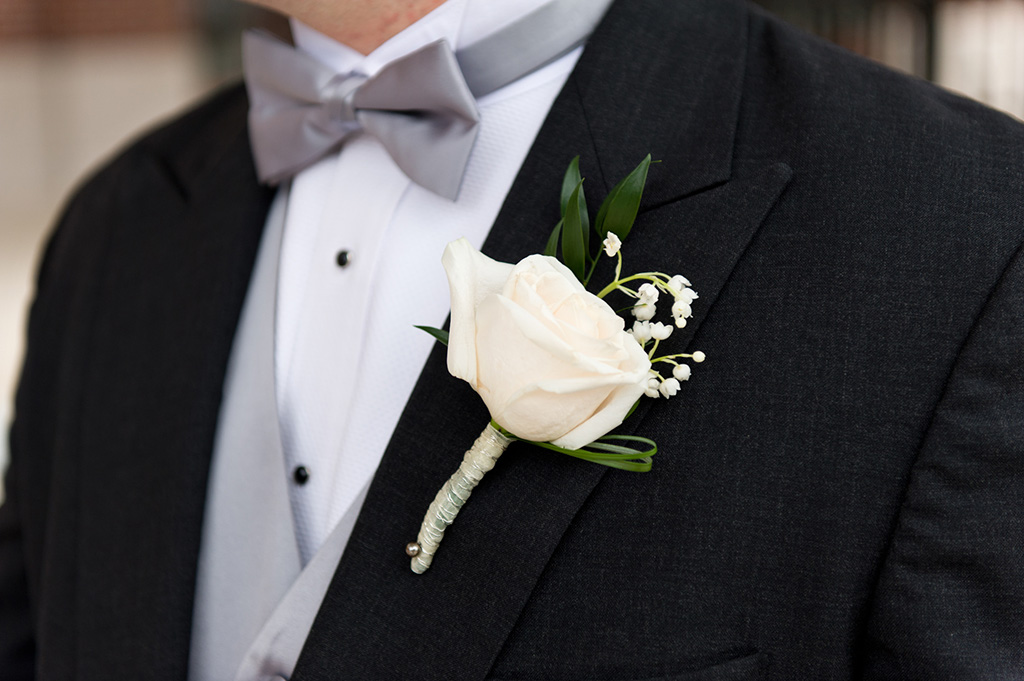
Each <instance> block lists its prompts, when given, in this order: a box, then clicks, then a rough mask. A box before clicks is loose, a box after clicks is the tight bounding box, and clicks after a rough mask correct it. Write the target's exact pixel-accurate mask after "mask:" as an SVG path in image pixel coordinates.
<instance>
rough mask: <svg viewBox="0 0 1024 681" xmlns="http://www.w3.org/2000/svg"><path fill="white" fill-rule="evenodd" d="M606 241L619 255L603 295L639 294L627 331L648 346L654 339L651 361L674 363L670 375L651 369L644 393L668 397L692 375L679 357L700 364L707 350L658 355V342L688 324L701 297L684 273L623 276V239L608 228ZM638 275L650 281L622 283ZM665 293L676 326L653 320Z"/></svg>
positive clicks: (608, 248)
mask: <svg viewBox="0 0 1024 681" xmlns="http://www.w3.org/2000/svg"><path fill="white" fill-rule="evenodd" d="M603 245H604V250H605V253H607V254H608V255H609V256H618V258H619V264H618V267H616V268H615V281H613V282H612V283H611V284H609V285H608V287H607V288H606V289H605V291H604V292H603V293H602V294H600V295H601V296H602V297H603V296H604V294H605V293H607V292H609V291H612V290H619V291H622V292H623V293H625V294H627V295H629V296H632V297H633V298H636V302H635V303H634V304H633V307H632V313H633V316H634V317H636V321H635V322H633V328H632V329H629V330H627V331H626V333H628V334H629V335H631V336H633V338H634V339H635V340H636V342H637V343H639V344H640V346H641V347H643V348H644V349H645V350H646V349H647V344H648V343H650V342H652V341H653V343H654V345H653V346H652V347H651V349H650V350H649V352H648V357H649V358H650V360H651V363H652V364H657V363H658V362H662V363H665V364H671V365H672V366H673V368H672V377H671V378H665V377H663V376H662V375H661V374H660V373H658V372H657V371H655V370H654V369H651V370H650V372H649V374H648V376H647V384H646V386H645V387H644V394H645V395H647V396H648V397H664V398H666V399H667V398H669V397H672V396H673V395H675V394H676V393H677V392H679V388H680V382H681V381H687V380H689V379H690V367H689V365H687V364H680V363H679V361H678V360H679V359H691V360H693V361H694V362H697V363H698V364H699V363H700V362H703V361H704V359H705V357H704V353H703V352H700V351H698V352H695V353H693V354H687V353H679V354H673V355H663V356H661V357H655V354H656V353H657V350H658V345H659V343H661V341H663V340H666V339H668V337H669V336H671V335H672V332H673V331H674V330H675V328H680V329H681V328H683V327H684V326H686V320H687V319H689V318H690V317H691V316H693V308H692V307H691V306H692V305H693V301H695V300H696V299H697V298H698V296H697V292H696V291H694V290H693V289H692V288H690V281H689V280H688V279H687V278H686V277H684V276H683V275H681V274H677V275H675V276H673V277H669V276H668V275H666V274H662V273H661V272H646V273H643V274H636V275H633V276H629V277H625V278H620V277H621V274H622V253H621V251H620V249H621V247H622V242H621V241H620V240H619V237H617V236H616V235H615V234H613V233H611V232H609V233H608V238H607V239H605V240H604V244H603ZM637 279H646V280H647V281H645V282H644V283H643V284H641V285H640V288H638V289H637V290H635V291H634V290H632V289H629V288H626V287H625V286H624V285H623V284H625V283H626V282H629V281H635V280H637ZM662 293H666V294H667V295H670V296H672V320H673V321H674V322H675V328H673V327H672V326H670V325H668V324H662V323H661V322H653V321H651V320H652V319H654V315H655V313H656V312H657V304H658V299H659V298H660V297H661V294H662Z"/></svg>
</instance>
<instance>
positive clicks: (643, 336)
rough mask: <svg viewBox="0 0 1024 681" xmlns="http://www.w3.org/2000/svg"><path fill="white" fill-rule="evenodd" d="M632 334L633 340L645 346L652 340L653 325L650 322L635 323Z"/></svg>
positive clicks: (631, 330)
mask: <svg viewBox="0 0 1024 681" xmlns="http://www.w3.org/2000/svg"><path fill="white" fill-rule="evenodd" d="M630 333H632V334H633V338H635V339H636V340H637V342H639V343H640V345H643V344H644V343H646V342H647V341H649V340H651V323H650V322H641V321H636V322H633V328H632V329H630Z"/></svg>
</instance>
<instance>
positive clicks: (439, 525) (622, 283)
mask: <svg viewBox="0 0 1024 681" xmlns="http://www.w3.org/2000/svg"><path fill="white" fill-rule="evenodd" d="M650 164H651V157H650V155H648V156H647V158H645V159H644V160H643V161H642V162H641V163H640V165H638V166H637V167H636V168H635V169H634V170H633V172H631V173H630V174H629V175H628V176H627V177H626V178H625V179H623V180H622V181H621V182H619V184H617V185H616V186H615V188H614V189H613V190H612V191H611V192H610V193H609V195H608V196H607V197H606V198H605V200H604V202H603V203H602V204H601V208H600V210H599V211H598V213H597V217H596V219H595V220H594V222H593V224H591V222H590V219H589V216H588V214H587V207H586V206H587V204H586V200H585V196H584V191H583V179H582V177H581V176H580V171H579V158H578V157H577V158H576V159H573V161H572V163H571V164H570V165H569V168H568V170H567V171H566V173H565V178H564V180H563V183H562V192H561V215H562V217H561V220H559V221H558V223H557V224H556V225H555V227H554V229H553V230H552V233H551V236H550V237H549V239H548V242H547V246H546V248H545V249H544V254H543V255H531V256H528V257H526V258H524V259H523V260H521V261H520V262H519V263H517V264H515V265H512V264H509V263H501V262H497V261H495V260H492V259H491V258H488V257H487V256H485V255H483V254H482V253H480V252H479V251H477V250H476V249H475V248H473V246H472V245H470V244H469V242H467V241H466V240H465V239H459V240H458V241H454V242H452V243H450V244H448V247H447V248H446V249H445V252H444V256H443V258H442V263H443V264H444V268H445V271H446V273H447V275H448V283H449V287H450V289H451V310H452V314H451V326H450V328H451V330H450V332H446V331H442V330H440V329H434V328H430V327H419V328H421V329H423V330H425V331H427V332H429V333H430V334H432V335H433V336H434V337H435V338H437V339H438V340H440V341H441V342H443V343H445V344H446V345H447V346H448V371H449V372H450V373H451V374H452V375H453V376H455V377H456V378H461V379H463V380H465V381H466V382H467V383H469V385H470V386H471V387H472V388H473V389H474V390H475V391H476V392H477V394H479V395H480V397H481V398H482V399H483V401H484V404H485V405H486V406H487V408H488V410H489V411H490V414H491V421H490V423H489V424H488V425H487V427H486V428H485V429H484V431H483V433H481V435H480V437H479V438H477V440H476V442H474V443H473V446H472V447H470V449H469V450H468V451H467V452H466V454H465V456H464V458H463V461H462V464H461V465H460V466H459V469H458V470H457V471H456V472H455V474H454V475H452V476H451V478H450V479H449V480H448V481H447V482H446V483H445V484H444V486H443V487H442V488H441V489H440V490H439V491H438V493H437V495H436V496H435V498H434V501H433V502H432V503H431V504H430V508H429V509H428V510H427V514H426V516H425V517H424V518H423V523H422V525H421V526H420V532H419V535H418V537H417V540H416V541H415V542H412V543H410V544H409V545H408V546H407V547H406V551H407V552H408V554H409V555H410V556H411V557H412V570H413V572H416V573H422V572H425V571H426V570H427V568H429V567H430V564H431V562H432V560H433V557H434V554H435V552H436V551H437V548H438V547H439V545H440V543H441V539H442V538H443V536H444V531H445V529H446V528H447V527H448V526H449V525H451V523H452V522H454V520H455V516H456V515H457V514H458V512H459V509H460V508H461V507H462V505H463V504H465V503H466V501H467V500H468V498H469V496H470V494H471V493H472V491H473V489H474V488H475V487H476V485H477V484H478V483H479V482H480V480H481V479H482V478H483V476H484V475H485V474H486V473H487V472H488V471H489V470H491V469H492V468H493V467H494V465H495V463H496V462H497V460H498V457H500V456H501V454H502V453H503V452H504V451H505V450H506V449H507V448H508V446H509V445H510V444H511V443H512V442H515V441H523V442H527V443H529V444H533V445H536V446H538V447H542V448H544V449H547V450H551V451H554V452H558V453H561V454H567V455H569V456H573V457H576V458H579V459H584V460H586V461H590V462H593V463H598V464H601V465H604V466H610V467H613V468H618V469H621V470H626V471H634V472H646V471H649V470H650V469H651V463H652V460H651V457H652V456H653V455H654V454H655V453H656V452H657V445H656V444H655V443H654V442H653V441H652V440H650V439H648V438H644V437H640V436H636V435H619V434H609V433H610V431H612V430H613V429H614V428H616V427H617V426H619V425H620V424H621V423H622V422H623V420H624V419H626V418H628V416H629V415H630V414H632V413H633V410H634V409H635V408H636V406H637V405H638V404H639V401H640V400H641V399H642V398H643V397H644V396H648V397H659V396H660V397H664V398H668V397H671V396H673V395H675V394H676V393H677V392H678V391H679V389H680V381H685V380H687V379H689V377H690V366H689V364H687V363H686V361H685V360H689V361H692V362H698V363H699V362H702V361H703V360H704V354H703V353H701V352H694V353H662V351H661V344H662V343H663V342H664V341H666V340H668V339H669V337H670V336H671V334H672V331H673V330H674V328H681V327H683V326H685V325H686V320H687V319H688V318H689V317H690V315H691V306H692V304H693V303H694V301H695V300H696V299H697V293H696V292H695V291H694V290H693V289H692V288H691V287H690V282H689V281H687V280H686V278H685V277H683V276H682V275H679V274H676V275H671V276H670V275H667V274H664V273H662V272H640V273H636V274H627V275H623V272H622V269H623V244H624V242H625V241H626V238H627V237H628V236H629V233H630V231H631V230H632V227H633V223H634V221H635V220H636V216H637V213H638V211H639V207H640V199H641V197H642V195H643V188H644V184H645V182H646V179H647V171H648V169H649V167H650ZM603 257H613V258H616V266H615V275H614V278H613V280H612V281H611V282H609V283H608V284H607V285H606V286H604V288H602V289H600V290H599V291H598V292H597V293H596V294H595V293H591V292H589V291H587V288H586V286H587V284H588V283H589V282H590V280H591V278H592V277H593V276H594V273H595V271H596V270H597V266H598V264H599V262H600V261H601V259H602V258H603ZM613 294H614V295H615V296H616V297H620V298H622V299H623V300H624V301H627V302H628V303H629V305H628V306H627V307H625V308H623V310H622V311H623V312H624V311H626V310H629V311H630V312H631V313H632V316H633V317H635V321H634V322H633V324H632V328H630V329H629V330H628V331H627V330H626V328H625V327H626V323H625V320H624V318H623V317H622V316H620V315H619V314H618V313H617V312H616V311H615V310H614V309H613V308H612V307H611V306H610V305H609V304H608V303H607V302H606V301H605V298H606V297H610V296H612V295H613ZM662 296H665V298H666V299H667V298H671V300H672V304H671V317H672V324H664V323H661V322H656V321H654V317H655V315H656V314H657V307H658V302H659V299H661V298H662ZM659 353H661V354H659ZM657 365H667V366H670V367H672V368H671V373H672V376H671V377H668V378H666V377H664V376H663V375H662V374H661V373H660V372H659V371H658V370H657V369H655V366H657Z"/></svg>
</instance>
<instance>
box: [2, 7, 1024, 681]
mask: <svg viewBox="0 0 1024 681" xmlns="http://www.w3.org/2000/svg"><path fill="white" fill-rule="evenodd" d="M245 114H246V100H245V96H244V92H243V90H242V89H241V88H239V87H235V88H231V89H228V90H226V91H224V92H222V93H220V94H219V95H217V96H215V97H214V98H213V99H211V100H210V101H209V102H207V103H205V104H204V105H202V106H200V107H199V108H198V109H196V110H195V111H193V112H192V113H189V114H187V115H186V116H184V117H183V118H181V119H179V120H178V121H176V122H174V123H172V124H170V125H169V126H167V127H165V128H163V129H162V130H159V131H157V132H155V133H154V134H151V135H150V136H148V137H147V138H145V139H144V140H142V141H141V142H139V143H137V144H135V145H134V146H133V147H131V148H130V149H129V150H128V151H127V152H126V153H124V154H123V155H122V156H121V157H120V158H119V159H117V160H116V161H114V162H113V163H112V164H110V165H109V166H108V167H107V168H106V169H104V170H103V171H101V172H100V173H99V174H98V175H97V176H96V177H95V178H94V179H93V180H91V181H90V182H89V183H87V184H86V185H85V186H84V187H83V188H82V189H81V191H79V192H78V194H77V196H76V197H75V198H74V199H73V200H72V201H71V203H70V205H69V206H68V208H67V211H66V214H65V215H64V217H63V219H62V220H61V222H60V225H59V227H58V229H57V231H56V233H55V236H54V237H53V240H52V242H51V244H50V245H49V248H48V249H47V251H46V255H45V259H44V261H43V264H42V266H41V271H40V274H39V289H38V298H37V301H36V303H35V305H34V307H33V310H32V314H31V321H30V328H29V350H28V355H27V357H26V360H25V368H24V375H23V379H22V383H21V387H20V390H19V392H18V397H17V414H16V420H15V423H14V425H13V428H12V433H11V444H12V462H11V465H10V471H9V473H8V477H7V500H6V505H5V506H4V507H3V511H2V514H0V627H2V628H0V670H2V671H0V676H2V677H3V678H4V679H11V678H21V677H22V676H23V677H25V678H32V677H33V675H35V676H37V677H38V678H41V679H54V680H56V679H104V680H109V679H126V680H127V679H132V680H135V679H168V680H170V679H179V680H181V679H184V677H185V671H186V665H187V658H188V642H189V628H190V623H191V616H192V601H193V590H194V583H195V572H196V561H197V554H198V549H199V537H200V530H201V525H202V511H203V503H204V496H205V492H206V478H207V470H208V468H209V465H210V456H211V450H212V445H213V441H214V433H215V430H216V427H217V412H218V406H219V403H220V400H221V391H222V383H223V379H224V372H225V365H226V362H227V358H228V354H229V352H230V349H231V344H232V338H233V334H234V331H235V325H236V322H237V319H238V315H239V310H240V307H241V304H242V301H243V298H244V296H245V293H246V288H247V283H248V278H249V276H250V272H251V269H252V264H253V259H254V255H255V253H256V249H257V245H258V242H259V238H260V233H261V230H262V227H263V224H264V219H265V216H266V212H267V208H268V204H269V201H270V198H271V191H270V190H268V189H266V188H263V187H260V186H259V185H258V184H257V182H256V178H255V176H254V172H253V167H252V160H251V156H250V150H249V146H248V139H247V133H246V129H245ZM1022 127H1024V126H1021V125H1019V124H1017V123H1015V122H1013V121H1011V120H1010V119H1009V118H1007V117H1004V116H1001V115H998V114H996V113H993V112H992V111H989V110H987V109H985V108H984V107H982V106H980V105H977V104H974V103H972V102H969V101H965V100H963V99H960V98H957V97H955V96H952V95H950V94H948V93H946V92H943V91H942V90H939V89H937V88H935V87H933V86H931V85H928V84H926V83H923V82H919V81H915V80H911V79H909V78H906V77H903V76H899V75H896V74H893V73H891V72H889V71H887V70H884V69H883V68H881V67H878V66H875V65H873V64H871V63H868V62H866V61H863V60H861V59H859V58H856V57H854V56H852V55H849V54H847V53H845V52H843V51H841V50H839V49H837V48H834V47H831V46H829V45H826V44H824V43H822V42H819V41H817V40H815V39H812V38H810V37H807V36H805V35H802V34H800V33H798V32H795V31H793V30H791V29H790V28H788V27H786V26H785V25H783V24H780V23H779V22H777V21H776V20H774V19H772V18H770V17H768V16H765V15H764V14H762V13H760V11H758V10H755V9H752V8H749V7H747V6H745V5H743V4H740V3H738V2H733V1H732V0H685V1H683V0H680V1H678V2H666V1H665V0H620V1H619V2H618V3H616V4H615V5H614V6H613V7H612V9H611V10H610V12H609V14H608V16H607V17H606V19H605V21H604V22H603V24H602V25H601V27H600V28H599V29H598V31H597V32H596V34H595V35H594V36H593V38H592V40H591V42H590V44H589V45H588V47H587V49H586V51H585V52H584V55H583V57H582V59H581V60H580V62H579V65H578V67H577V69H576V70H575V72H574V73H573V75H572V76H571V77H570V79H569V81H568V83H567V84H566V86H565V88H564V91H563V92H562V93H561V95H560V96H559V98H558V100H557V102H556V103H555V105H554V108H553V109H552V111H551V114H550V116H549V118H548V120H547V122H546V123H545V125H544V127H543V129H542V131H541V133H540V135H539V137H538V138H537V141H536V144H535V145H534V148H533V150H532V151H531V153H530V155H529V157H528V159H527V160H526V163H525V165H524V167H523V169H522V172H521V173H520V175H519V178H518V179H517V180H516V182H515V185H514V187H513V188H512V190H511V193H510V194H509V196H508V198H507V200H506V202H505V205H504V208H503V210H502V211H501V214H500V216H499V218H498V220H497V222H496V223H495V225H494V228H493V230H492V232H491V235H490V237H489V238H488V240H487V243H486V246H485V248H484V250H485V252H487V253H489V254H490V255H491V256H493V257H495V258H497V259H499V260H504V261H515V260H517V259H519V258H521V257H523V256H526V255H527V254H529V253H533V252H537V251H539V250H540V249H542V248H543V245H544V243H545V239H546V237H547V234H548V231H549V230H550V228H551V227H552V224H553V222H554V221H555V219H556V217H557V211H558V203H557V202H558V196H557V190H558V187H559V186H560V179H561V174H562V172H563V170H564V168H565V166H566V164H567V163H568V161H569V160H570V159H571V158H572V157H573V156H574V155H576V154H579V155H581V159H582V160H581V164H580V165H581V167H582V168H583V171H584V174H585V175H586V177H587V182H588V187H591V190H590V193H591V195H592V196H593V195H600V194H602V193H603V191H601V190H607V188H608V187H609V185H611V184H612V183H613V182H614V181H616V180H618V179H619V178H621V177H622V176H623V175H625V174H626V172H628V171H629V170H630V169H631V168H632V167H633V166H634V165H635V164H636V163H637V162H638V161H639V160H640V159H641V158H642V157H643V155H644V154H646V153H647V152H652V153H653V155H654V157H655V158H657V159H662V161H663V162H662V163H660V164H658V165H656V166H654V167H653V168H652V170H651V174H650V182H649V187H648V191H647V193H646V194H645V196H644V202H643V206H642V210H641V214H640V216H639V219H638V222H637V227H636V229H635V232H634V234H633V236H632V237H631V238H630V241H629V242H628V243H627V250H626V252H625V253H626V258H627V261H628V265H629V266H630V267H635V268H637V269H651V270H660V271H663V272H668V273H670V274H671V273H677V272H680V273H684V274H685V275H686V276H687V277H689V278H690V279H691V280H692V281H693V282H694V285H695V287H696V288H697V289H698V291H699V293H700V296H701V297H700V299H699V300H698V301H697V303H696V305H695V315H694V319H693V320H692V323H690V324H689V325H688V326H687V327H686V328H685V329H684V330H682V331H681V332H680V331H677V337H674V338H673V339H672V340H673V341H674V342H675V343H676V347H679V348H680V349H682V348H683V347H689V348H691V349H700V350H703V351H705V352H706V353H707V355H708V360H707V361H706V362H705V363H704V364H703V365H700V366H699V367H698V368H697V370H696V371H695V372H694V377H693V379H692V380H691V381H689V382H688V383H686V384H684V385H683V389H682V390H681V391H680V394H679V395H678V396H676V397H674V398H673V399H672V400H671V401H666V400H657V401H653V400H652V401H648V403H647V404H646V405H645V406H644V407H643V408H642V411H641V412H640V413H638V414H637V415H635V416H634V417H633V418H632V419H631V420H630V421H629V422H628V426H627V430H628V431H629V432H634V433H637V434H642V435H645V436H648V437H652V438H654V439H656V440H657V441H658V443H659V445H660V448H661V449H660V452H659V453H658V455H657V457H656V458H655V466H654V470H653V471H652V472H650V473H648V474H633V473H624V472H620V471H611V470H607V469H605V468H602V467H600V466H596V465H592V464H587V463H583V462H580V461H577V460H574V459H570V458H568V457H563V456H559V455H555V454H551V453H548V452H545V451H542V450H539V449H535V448H531V447H528V446H525V445H516V446H514V447H513V448H512V449H511V450H510V451H509V453H508V454H506V455H505V457H504V458H503V459H502V460H501V462H500V463H499V465H498V466H497V468H496V469H495V470H494V471H493V472H492V473H491V475H490V476H488V478H487V479H486V480H485V481H484V482H483V483H482V484H481V486H480V487H479V488H478V490H477V491H476V493H475V494H474V496H473V500H472V502H471V503H470V504H468V505H467V506H466V508H465V509H464V510H463V512H462V514H461V516H460V517H459V521H458V523H456V524H455V525H454V526H453V527H452V529H451V530H450V531H449V532H448V536H447V538H446V540H445V542H444V546H443V548H442V550H441V551H440V553H439V554H438V557H437V560H436V561H435V563H434V566H433V567H432V568H431V570H430V571H429V572H428V573H427V574H425V575H422V576H417V575H414V574H412V573H411V572H410V570H409V562H408V558H407V557H406V555H405V554H404V552H403V547H404V546H405V544H406V542H408V541H410V540H411V539H413V538H414V537H415V535H416V531H417V529H418V527H419V523H420V520H421V518H422V516H423V513H424V512H425V510H426V508H427V505H428V504H429V502H430V500H431V498H432V497H433V495H434V493H435V492H436V490H437V489H438V488H439V487H440V485H441V484H442V483H443V481H444V480H445V479H446V478H447V476H448V475H449V474H450V473H451V472H452V471H453V470H454V468H455V467H456V465H457V463H458V461H459V460H460V458H461V455H462V453H463V451H464V450H465V448H466V447H467V446H468V445H469V444H470V443H471V442H472V440H473V439H474V438H475V436H476V435H477V434H478V432H479V430H480V428H481V426H482V424H483V423H485V422H486V420H487V413H486V411H485V409H484V407H483V405H482V403H481V401H480V400H479V398H478V397H477V396H476V395H475V394H474V393H473V392H472V391H471V390H470V389H469V388H468V387H467V386H466V385H465V384H463V383H462V382H461V381H458V380H456V379H454V378H452V377H451V376H449V375H448V373H447V371H446V369H445V362H444V353H443V350H442V349H441V348H438V350H437V351H436V352H435V353H434V354H433V355H432V356H431V358H430V361H429V362H428V365H427V367H426V369H425V370H424V372H423V374H422V376H421V378H420V380H419V383H418V386H417V388H416V390H415V392H414V394H413V396H412V398H411V400H410V402H409V404H408V407H407V409H406V411H405V414H404V416H403V418H402V420H401V422H400V424H399V425H398V428H397V430H396V432H395V433H394V436H393V438H392V440H391V443H390V446H389V447H388V449H387V452H386V454H385V455H384V458H383V461H382V462H381V465H380V469H379V470H378V472H377V475H376V477H375V478H374V481H373V484H372V487H371V489H370V492H369V496H368V498H367V500H366V504H365V507H364V508H363V511H362V514H361V516H360V518H359V520H358V523H357V525H356V527H355V530H354V532H353V534H352V538H351V541H350V543H349V546H348V550H347V551H346V553H345V555H344V558H343V559H342V561H341V563H340V565H339V567H338V570H337V573H336V575H335V578H334V580H333V583H332V585H331V587H330V590H329V592H328V594H327V596H326V599H325V600H324V602H323V605H322V607H321V609H320V612H319V616H318V618H317V620H316V623H315V625H314V627H313V630H312V633H311V634H310V636H309V639H308V640H307V643H306V645H305V648H304V650H303V653H302V656H301V659H300V661H299V663H298V667H297V669H296V671H295V675H294V678H295V679H297V680H298V681H303V680H307V681H311V680H314V679H404V680H407V681H408V680H413V679H446V680H452V681H470V680H480V679H485V678H494V679H507V680H526V679H566V680H573V681H579V680H582V679H601V680H609V679H663V680H665V681H669V680H672V681H682V680H684V679H685V680H691V681H692V680H696V679H700V680H739V679H766V678H771V679H851V678H867V679H897V678H899V679H1010V678H1024V352H1022V348H1024V262H1022V259H1021V255H1020V247H1021V243H1022V241H1024V189H1022V184H1024V183H1022V172H1024V171H1022V168H1024V130H1022ZM594 208H596V206H591V210H592V211H593V209H594ZM436 256H438V257H439V256H440V254H436ZM426 257H434V256H429V255H428V256H426ZM429 321H430V320H416V319H412V318H411V319H410V323H413V322H429ZM440 321H442V320H435V323H436V322H440ZM254 370H264V371H269V370H270V368H269V367H264V368H261V369H260V368H254ZM19 674H20V676H19Z"/></svg>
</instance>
